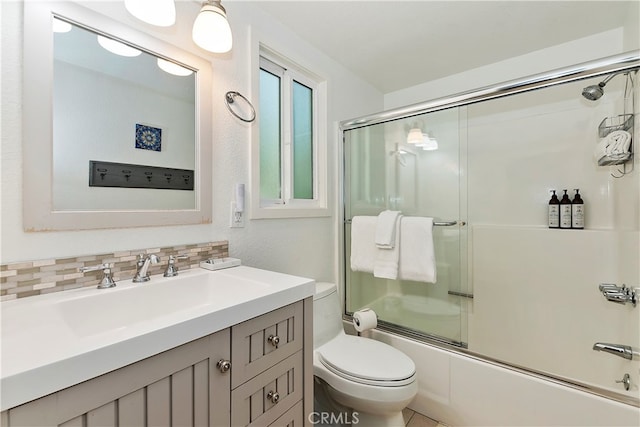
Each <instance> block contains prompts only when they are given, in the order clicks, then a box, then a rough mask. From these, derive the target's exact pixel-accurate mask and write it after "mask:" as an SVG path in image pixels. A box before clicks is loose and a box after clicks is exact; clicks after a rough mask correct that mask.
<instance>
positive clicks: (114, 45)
mask: <svg viewBox="0 0 640 427" xmlns="http://www.w3.org/2000/svg"><path fill="white" fill-rule="evenodd" d="M98 43H99V44H100V46H102V47H103V48H105V49H106V50H108V51H109V52H111V53H115V54H116V55H120V56H128V57H134V56H138V55H140V54H141V53H142V52H141V51H139V50H138V49H136V48H133V47H131V46H127V45H126V44H124V43H121V42H119V41H116V40H113V39H110V38H108V37H104V36H98Z"/></svg>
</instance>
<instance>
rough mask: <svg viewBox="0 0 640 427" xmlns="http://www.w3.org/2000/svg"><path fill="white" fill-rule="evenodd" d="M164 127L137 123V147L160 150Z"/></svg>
mask: <svg viewBox="0 0 640 427" xmlns="http://www.w3.org/2000/svg"><path fill="white" fill-rule="evenodd" d="M161 142H162V129H160V128H154V127H151V126H145V125H141V124H137V123H136V148H142V149H143V150H153V151H160V148H161Z"/></svg>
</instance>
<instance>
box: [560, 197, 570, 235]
mask: <svg viewBox="0 0 640 427" xmlns="http://www.w3.org/2000/svg"><path fill="white" fill-rule="evenodd" d="M562 191H564V194H563V195H562V200H560V228H566V229H569V228H571V200H570V199H569V195H568V194H567V190H562Z"/></svg>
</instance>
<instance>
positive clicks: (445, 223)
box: [344, 219, 467, 227]
mask: <svg viewBox="0 0 640 427" xmlns="http://www.w3.org/2000/svg"><path fill="white" fill-rule="evenodd" d="M344 223H345V224H351V219H345V220H344ZM454 225H462V226H464V225H467V223H466V222H464V221H433V226H434V227H451V226H454Z"/></svg>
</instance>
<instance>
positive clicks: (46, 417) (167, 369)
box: [2, 298, 313, 427]
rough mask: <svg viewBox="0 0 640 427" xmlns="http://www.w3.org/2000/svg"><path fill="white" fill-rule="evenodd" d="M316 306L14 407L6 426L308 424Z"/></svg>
mask: <svg viewBox="0 0 640 427" xmlns="http://www.w3.org/2000/svg"><path fill="white" fill-rule="evenodd" d="M311 306H312V300H311V298H307V299H306V300H305V301H299V302H297V303H294V304H291V305H288V306H285V307H282V308H280V309H277V310H275V311H272V312H269V313H266V314H264V315H261V316H258V317H256V318H253V319H250V320H247V321H246V322H243V323H240V324H238V325H234V326H232V327H231V328H228V329H225V330H222V331H219V332H216V333H214V334H211V335H209V336H206V337H203V338H200V339H198V340H195V341H192V342H189V343H187V344H184V345H181V346H179V347H176V348H174V349H171V350H168V351H165V352H163V353H160V354H158V355H155V356H152V357H150V358H147V359H144V360H141V361H139V362H136V363H133V364H131V365H128V366H125V367H123V368H120V369H118V370H116V371H113V372H110V373H107V374H105V375H102V376H99V377H97V378H93V379H90V380H88V381H85V382H83V383H80V384H78V385H75V386H72V387H69V388H67V389H64V390H61V391H59V392H56V393H53V394H51V395H48V396H45V397H42V398H40V399H37V400H34V401H32V402H29V403H25V404H23V405H20V406H18V407H15V408H12V409H10V410H8V411H5V412H4V413H2V425H4V426H27V425H28V426H65V427H70V426H83V427H92V426H211V427H219V426H268V425H272V426H278V427H283V426H291V427H294V426H295V427H297V426H302V425H305V424H306V425H308V424H309V423H308V421H307V420H306V419H305V418H306V417H305V416H304V414H305V413H306V412H309V411H310V410H312V409H310V408H312V406H311V405H312V400H313V396H312V392H313V391H312V390H313V389H312V387H313V386H312V381H313V372H312V358H311V357H312V356H311V352H312V341H311V340H310V339H309V335H308V334H307V335H306V336H305V328H306V329H307V331H311V319H312V314H311V311H310V310H311ZM311 336H312V333H311ZM305 349H308V351H307V352H306V353H305ZM220 361H229V362H230V368H229V369H228V370H225V369H221V367H220V363H219V362H220ZM305 408H306V409H305Z"/></svg>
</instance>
